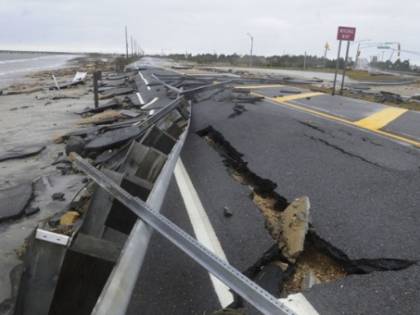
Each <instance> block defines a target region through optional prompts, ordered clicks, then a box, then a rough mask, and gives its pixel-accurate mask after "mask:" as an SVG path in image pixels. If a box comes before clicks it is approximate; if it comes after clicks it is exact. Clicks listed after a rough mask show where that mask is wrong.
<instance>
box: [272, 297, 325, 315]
mask: <svg viewBox="0 0 420 315" xmlns="http://www.w3.org/2000/svg"><path fill="white" fill-rule="evenodd" d="M279 300H280V302H282V303H284V305H286V306H287V307H288V308H290V309H291V310H292V311H294V312H295V313H296V314H299V315H319V313H318V312H317V311H316V309H315V308H314V307H313V306H312V304H311V303H309V301H308V300H307V299H306V298H305V296H304V295H303V294H302V293H296V294H291V295H289V296H288V297H287V298H284V299H279Z"/></svg>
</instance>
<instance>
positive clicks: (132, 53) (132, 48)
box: [130, 36, 134, 57]
mask: <svg viewBox="0 0 420 315" xmlns="http://www.w3.org/2000/svg"><path fill="white" fill-rule="evenodd" d="M130 42H131V57H133V56H134V47H133V36H130Z"/></svg>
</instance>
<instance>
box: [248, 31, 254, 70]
mask: <svg viewBox="0 0 420 315" xmlns="http://www.w3.org/2000/svg"><path fill="white" fill-rule="evenodd" d="M246 34H247V35H248V36H249V38H250V39H251V51H250V54H249V67H252V52H253V50H254V36H252V35H251V34H250V33H246Z"/></svg>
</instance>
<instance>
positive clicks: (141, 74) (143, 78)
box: [139, 71, 150, 91]
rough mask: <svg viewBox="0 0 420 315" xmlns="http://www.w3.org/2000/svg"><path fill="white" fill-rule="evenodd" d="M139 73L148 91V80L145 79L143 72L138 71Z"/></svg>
mask: <svg viewBox="0 0 420 315" xmlns="http://www.w3.org/2000/svg"><path fill="white" fill-rule="evenodd" d="M139 75H140V77H141V79H142V80H143V82H144V84H146V87H147V89H148V90H149V91H150V86H149V81H147V80H146V78H145V77H144V76H143V73H141V72H140V71H139Z"/></svg>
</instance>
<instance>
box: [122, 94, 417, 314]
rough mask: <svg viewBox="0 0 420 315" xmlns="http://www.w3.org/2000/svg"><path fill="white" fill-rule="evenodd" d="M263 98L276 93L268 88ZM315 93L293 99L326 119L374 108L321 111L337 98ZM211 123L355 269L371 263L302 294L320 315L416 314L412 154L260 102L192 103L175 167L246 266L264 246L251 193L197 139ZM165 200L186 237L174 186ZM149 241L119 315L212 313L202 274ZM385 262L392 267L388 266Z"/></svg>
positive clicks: (343, 106)
mask: <svg viewBox="0 0 420 315" xmlns="http://www.w3.org/2000/svg"><path fill="white" fill-rule="evenodd" d="M264 90H267V89H264ZM261 91H262V89H261ZM267 93H268V94H270V95H269V96H270V97H271V96H274V95H279V94H278V93H277V92H276V91H273V90H271V91H270V92H267ZM316 98H320V99H316ZM316 98H311V99H310V100H306V99H305V100H298V101H291V102H292V103H293V102H296V104H305V102H308V103H310V102H312V103H313V104H315V105H316V106H318V107H320V106H321V105H322V106H324V107H325V108H327V107H328V111H329V112H330V113H331V112H334V107H337V111H338V112H337V116H338V117H340V116H342V117H347V118H348V119H351V120H352V121H356V120H359V119H361V118H363V117H366V116H368V115H371V114H372V113H373V112H375V111H378V110H382V109H383V105H379V104H373V105H372V106H371V108H369V109H367V110H365V109H364V108H365V107H364V106H366V104H364V103H363V104H362V105H360V104H359V102H360V101H354V102H353V100H350V99H344V98H343V99H342V100H341V101H340V103H339V104H333V103H331V107H329V103H328V102H333V101H335V100H336V99H335V100H334V99H331V98H328V97H327V96H317V97H316ZM320 104H321V105H320ZM311 106H312V105H311ZM402 118H403V119H406V118H404V117H402ZM209 126H211V127H212V128H214V129H215V130H217V131H218V132H219V133H220V134H221V135H223V137H224V139H226V140H227V141H228V142H229V144H230V145H232V146H233V147H234V148H235V150H237V151H238V152H239V153H241V154H243V160H244V161H246V162H247V167H248V168H249V169H250V170H251V171H252V172H254V173H255V174H257V175H258V176H260V177H261V178H265V179H269V180H270V181H272V182H273V183H275V184H276V185H277V187H276V188H275V192H276V193H277V194H278V195H279V196H284V197H285V198H286V199H287V200H289V201H291V200H293V199H294V198H296V197H299V196H303V195H307V196H309V198H310V201H311V227H312V229H313V230H314V231H315V232H316V235H317V236H318V237H319V238H321V239H322V240H323V241H324V242H326V243H327V244H329V245H330V246H331V247H332V248H333V249H337V250H338V251H339V253H340V255H344V256H345V257H346V259H347V260H348V261H352V262H354V263H355V264H356V265H357V264H361V265H363V264H364V263H367V264H368V265H369V264H372V263H373V264H374V265H375V266H376V267H375V268H373V271H372V270H371V271H369V273H367V274H350V275H348V276H346V277H344V278H342V279H341V280H338V281H335V282H331V283H324V284H320V285H315V286H313V287H312V288H311V289H309V290H307V291H304V292H303V294H304V295H305V297H306V298H307V299H308V300H309V301H310V302H311V304H312V305H313V306H314V307H315V308H316V310H317V311H318V312H319V313H320V314H415V313H419V312H420V303H419V302H418V297H419V294H420V293H419V292H420V290H419V285H418V277H419V276H420V270H419V266H418V261H419V259H420V247H419V246H418V240H419V239H420V230H419V229H418V226H419V223H420V212H419V211H418V210H419V204H420V194H419V192H418V187H420V151H419V150H418V149H416V148H415V147H413V146H410V145H406V144H402V143H398V142H396V141H393V140H391V139H388V138H386V137H384V136H382V135H378V134H375V133H374V132H369V131H366V130H363V129H360V128H357V127H355V126H349V125H346V124H343V123H340V122H337V121H331V120H328V119H325V118H323V117H317V116H316V115H311V114H310V113H307V112H302V111H298V110H294V109H291V108H287V107H283V106H279V105H276V104H273V103H272V102H268V101H261V102H256V103H255V104H251V103H246V102H239V104H238V103H237V102H236V103H235V102H231V101H229V100H226V99H223V98H217V97H213V98H210V99H207V100H203V101H201V102H199V103H196V104H194V105H193V112H192V121H191V128H190V134H189V136H188V138H187V141H186V144H185V147H184V149H183V152H182V160H183V162H184V165H185V167H186V169H187V171H188V173H189V175H190V177H191V180H192V182H193V184H194V187H195V189H196V190H197V193H198V195H199V197H200V199H201V202H202V203H203V206H204V208H205V210H206V212H207V215H208V216H209V219H210V221H211V223H212V225H213V227H214V229H215V231H216V233H217V236H218V238H219V240H220V243H221V245H222V247H223V249H224V251H225V253H226V256H227V258H228V260H229V262H230V263H232V265H234V266H235V267H237V268H238V269H240V270H243V271H245V270H247V269H248V268H249V267H250V266H252V265H253V264H254V263H255V262H256V261H258V259H259V258H260V257H261V256H262V255H263V254H264V252H265V251H267V250H268V249H269V248H270V246H272V245H273V240H272V239H271V238H270V236H269V234H268V233H267V230H266V229H265V227H264V220H263V217H262V216H261V214H260V212H259V209H258V208H257V206H256V205H255V204H254V203H253V202H252V200H251V198H250V196H249V193H250V190H249V188H248V187H246V186H244V185H241V184H239V183H238V182H235V180H234V179H233V178H232V177H231V176H230V174H229V173H228V171H227V169H226V165H225V164H224V162H223V160H224V159H223V157H222V156H220V154H219V153H218V152H216V151H215V150H214V148H212V147H211V146H209V144H208V143H207V142H206V141H205V139H203V138H201V137H200V136H199V135H197V132H198V131H200V130H203V129H204V128H207V127H209ZM412 137H414V135H413V136H412ZM165 204H166V206H164V207H163V209H164V210H163V211H164V213H165V214H166V215H168V217H169V218H170V219H172V220H173V221H174V222H175V223H176V224H179V225H181V226H186V229H187V231H190V232H191V226H190V224H191V223H190V222H189V221H188V218H187V217H185V215H184V214H182V213H183V212H184V211H185V209H183V208H184V205H183V203H182V198H181V197H180V195H179V191H178V190H177V187H176V183H174V181H173V182H172V183H171V193H169V194H168V196H167V198H166V201H165ZM224 207H228V208H229V209H230V210H231V212H232V214H233V215H232V216H231V217H229V218H227V217H225V216H224V214H223V209H224ZM170 208H171V209H170ZM188 226H189V227H188ZM151 244H152V245H151V246H150V250H149V252H148V256H147V258H146V262H145V266H144V268H143V270H142V274H141V275H140V277H139V279H143V281H140V280H139V283H138V287H137V288H136V293H135V294H134V296H133V299H132V304H131V307H130V311H129V312H128V314H135V313H136V309H141V308H142V307H145V306H146V305H147V310H148V312H147V313H150V314H152V313H156V312H159V313H167V314H196V313H202V312H204V311H205V312H206V314H207V313H209V312H210V311H214V307H215V306H217V305H218V302H217V297H216V296H215V295H214V292H211V293H210V292H209V286H210V287H211V284H210V282H209V278H208V276H207V275H206V273H205V272H204V271H203V270H200V269H197V268H196V266H195V265H194V263H193V262H192V261H190V260H188V259H186V257H184V256H183V255H176V253H172V252H171V250H169V247H170V245H169V244H166V242H165V241H164V240H162V239H161V238H160V237H158V236H156V235H155V236H154V239H153V241H152V243H151ZM167 258H169V259H167ZM156 261H160V263H159V268H158V271H157V270H155V269H154V268H152V266H156ZM181 262H182V263H181ZM381 264H384V265H381ZM393 264H397V267H398V268H396V269H400V270H395V271H392V269H393V268H392V266H394V267H395V265H393ZM174 266H176V267H175V268H174ZM378 266H385V267H384V268H383V269H390V270H388V271H375V270H381V269H380V268H379V267H378ZM143 276H144V277H143ZM156 279H159V280H156ZM416 279H417V280H416ZM174 283H176V287H174ZM149 291H152V292H153V294H156V292H158V295H159V303H156V302H154V303H152V302H150V301H151V293H149ZM210 291H211V290H210ZM175 301H176V303H175ZM149 302H150V303H149ZM175 304H176V305H177V306H175ZM253 312H254V311H252V310H250V313H253Z"/></svg>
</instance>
